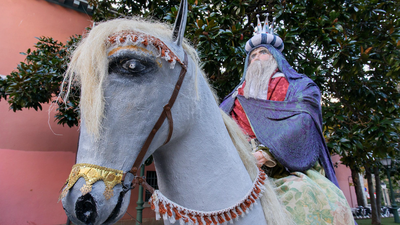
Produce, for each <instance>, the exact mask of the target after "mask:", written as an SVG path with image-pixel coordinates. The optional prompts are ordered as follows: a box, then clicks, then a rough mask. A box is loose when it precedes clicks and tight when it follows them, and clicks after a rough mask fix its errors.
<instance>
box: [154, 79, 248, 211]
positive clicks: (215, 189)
mask: <svg viewBox="0 0 400 225" xmlns="http://www.w3.org/2000/svg"><path fill="white" fill-rule="evenodd" d="M199 85H200V86H201V84H199ZM206 88H208V87H206ZM199 92H201V88H200V87H199ZM209 92H210V91H209ZM197 101H198V107H197V109H196V115H195V116H194V119H193V121H192V123H191V126H190V128H188V129H187V132H185V134H184V135H182V136H180V137H178V138H175V139H174V140H173V141H171V142H170V143H169V144H167V145H166V146H164V147H163V148H161V149H159V150H157V151H156V152H155V153H154V154H153V156H154V159H155V160H154V161H155V166H156V170H157V175H158V186H159V189H160V191H161V192H162V193H163V194H164V195H165V196H166V197H167V198H169V199H171V200H172V201H175V202H176V203H178V204H181V205H183V206H185V207H188V208H192V209H197V210H207V211H209V210H217V209H222V208H225V207H229V206H231V205H234V204H236V203H237V202H238V201H239V200H240V199H242V198H243V197H244V195H245V194H246V193H247V192H248V191H249V190H250V188H251V185H252V182H251V179H250V177H249V175H248V173H247V171H246V169H245V167H244V165H243V163H242V161H241V159H240V156H239V155H238V153H237V151H236V149H235V147H234V144H233V143H232V140H231V138H230V136H229V134H228V132H227V130H226V127H225V125H224V122H223V119H222V117H221V114H220V111H219V109H218V106H217V104H215V100H214V99H213V96H212V94H211V92H210V93H208V94H204V93H200V99H199V100H197ZM210 202H211V203H212V204H211V205H210V204H205V203H210ZM205 207H206V208H205Z"/></svg>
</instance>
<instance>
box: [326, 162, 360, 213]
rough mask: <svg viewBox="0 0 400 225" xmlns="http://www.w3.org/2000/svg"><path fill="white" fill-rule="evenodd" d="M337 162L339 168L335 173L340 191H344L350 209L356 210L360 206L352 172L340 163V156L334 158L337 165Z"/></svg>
mask: <svg viewBox="0 0 400 225" xmlns="http://www.w3.org/2000/svg"><path fill="white" fill-rule="evenodd" d="M336 162H337V163H338V166H337V167H335V172H336V178H337V180H338V183H339V186H340V189H341V190H342V191H343V194H344V196H345V197H346V199H347V202H348V203H349V205H350V207H351V208H355V207H357V206H358V205H357V196H356V192H355V190H354V185H352V183H353V181H352V178H351V170H350V168H348V167H346V166H345V165H343V164H342V163H341V162H340V156H339V155H333V156H332V163H333V164H334V165H335V163H336Z"/></svg>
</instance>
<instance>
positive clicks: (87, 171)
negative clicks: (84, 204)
mask: <svg viewBox="0 0 400 225" xmlns="http://www.w3.org/2000/svg"><path fill="white" fill-rule="evenodd" d="M122 176H123V172H122V170H115V169H110V168H107V167H102V166H97V165H92V164H87V163H79V164H75V165H74V166H73V167H72V170H71V173H70V174H69V177H68V179H67V182H66V183H65V184H66V187H65V188H64V190H63V191H62V193H61V195H60V198H59V199H60V200H61V199H63V198H64V197H65V196H66V195H67V193H68V191H69V190H70V189H71V188H72V187H73V186H74V184H75V183H76V181H78V179H79V178H81V177H83V178H84V179H85V181H86V183H85V185H83V186H82V188H81V189H80V191H81V192H82V195H85V194H87V193H89V192H90V191H92V185H93V184H94V183H96V182H97V181H103V182H104V184H105V186H106V189H105V190H104V193H103V195H104V197H105V199H107V200H108V199H110V198H111V197H112V196H113V195H114V193H113V188H114V186H115V185H117V184H120V183H121V182H122Z"/></svg>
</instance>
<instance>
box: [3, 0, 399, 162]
mask: <svg viewBox="0 0 400 225" xmlns="http://www.w3.org/2000/svg"><path fill="white" fill-rule="evenodd" d="M89 2H90V3H91V4H94V5H95V7H96V10H95V13H94V15H93V19H94V20H95V21H96V22H99V21H103V20H106V19H110V18H116V17H124V16H128V17H129V16H133V15H136V16H142V17H146V18H152V19H154V20H162V21H164V22H167V23H171V24H172V23H173V22H174V20H175V17H176V14H177V11H178V5H179V2H180V1H179V0H171V1H162V0H150V1H149V0H124V1H121V0H91V1H89ZM399 8H400V2H398V1H380V0H351V1H350V0H285V1H278V0H270V1H267V2H266V1H260V0H252V1H243V0H231V1H227V0H213V1H211V0H189V18H188V24H187V28H186V35H185V36H186V37H187V38H188V39H189V40H190V41H191V42H192V43H193V45H194V46H195V47H196V48H197V50H198V53H199V56H200V59H201V61H202V63H203V69H204V71H205V73H206V74H207V77H208V78H209V80H210V82H211V84H212V85H213V86H214V87H215V89H216V90H217V93H218V96H219V97H220V98H221V99H222V98H223V97H224V96H226V95H227V94H228V93H229V92H230V91H231V90H232V89H233V88H234V87H235V85H237V84H238V82H239V80H240V77H241V76H242V73H243V61H244V58H245V52H244V44H245V42H246V41H247V40H248V39H249V38H250V37H251V36H252V27H251V26H250V22H255V19H256V15H257V14H262V13H266V12H269V13H270V14H272V15H274V16H276V17H277V24H276V30H277V33H278V34H279V36H280V37H282V39H283V40H284V42H285V50H284V52H283V53H284V54H285V56H286V58H287V60H288V61H289V63H290V64H291V65H292V66H293V67H294V68H295V69H296V70H297V71H299V72H300V73H304V74H306V75H308V76H309V77H310V78H311V79H313V80H314V81H315V82H316V83H317V84H318V86H319V87H320V89H321V92H322V96H323V120H324V121H325V124H324V132H325V136H326V138H327V141H328V147H329V149H330V150H332V152H336V153H338V154H339V155H341V156H342V157H343V158H342V161H343V163H344V164H345V165H348V166H351V167H353V168H357V167H359V166H362V165H364V164H366V163H368V164H373V163H374V162H375V161H376V159H378V158H382V157H384V156H385V155H387V154H389V155H390V156H392V157H393V158H395V157H397V156H398V155H399V146H398V143H399V133H398V127H399V122H400V121H399V119H398V118H399V102H400V101H399V100H400V95H399V90H398V89H399V81H400V78H399V72H400V60H399V57H400V20H399V16H400V10H399ZM76 40H77V39H73V40H71V43H70V44H67V45H65V46H64V45H63V44H62V43H59V42H56V41H54V40H52V39H47V38H42V39H41V40H39V42H38V44H37V45H36V46H35V47H36V50H35V51H32V52H31V51H30V50H28V51H29V52H27V53H26V54H27V59H26V62H24V63H21V64H20V65H19V66H18V70H17V71H15V72H12V73H11V75H10V76H9V79H7V80H5V81H4V80H0V98H1V97H3V98H5V97H6V96H7V94H8V95H9V98H8V101H9V102H10V105H11V108H12V109H13V110H14V111H15V110H20V109H22V108H24V107H26V108H30V107H33V108H35V109H37V108H39V109H40V104H41V103H45V102H49V101H50V99H51V97H52V96H54V95H57V94H58V93H59V90H58V86H59V85H60V84H61V82H62V74H63V73H64V71H65V65H66V64H67V62H68V54H67V52H70V51H71V46H73V44H72V43H74V42H75V41H76ZM73 91H74V92H76V95H75V97H71V98H73V99H69V100H68V102H67V104H63V105H60V108H59V111H58V114H57V116H56V120H58V122H59V123H61V124H68V125H69V126H72V125H77V123H78V120H79V116H78V113H79V109H78V105H79V97H78V96H79V90H73ZM6 93H7V94H6Z"/></svg>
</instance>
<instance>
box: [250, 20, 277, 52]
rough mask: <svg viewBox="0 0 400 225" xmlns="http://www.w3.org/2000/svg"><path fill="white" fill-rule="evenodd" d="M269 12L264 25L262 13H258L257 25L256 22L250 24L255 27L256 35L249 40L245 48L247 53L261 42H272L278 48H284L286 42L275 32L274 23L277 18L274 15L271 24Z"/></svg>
mask: <svg viewBox="0 0 400 225" xmlns="http://www.w3.org/2000/svg"><path fill="white" fill-rule="evenodd" d="M268 16H269V13H266V18H265V21H264V25H263V24H262V23H261V21H260V15H258V14H257V26H256V27H254V24H253V23H251V24H250V25H251V26H252V27H253V28H254V36H253V37H252V38H250V40H248V41H247V43H246V46H245V50H246V52H247V53H249V52H250V51H252V50H253V49H255V48H256V47H257V46H258V45H261V44H270V45H272V46H273V47H275V48H276V49H277V50H279V51H281V52H282V50H283V47H284V44H283V41H282V39H281V38H280V37H279V36H278V35H276V34H275V33H274V24H275V20H276V18H275V17H273V19H272V23H271V25H270V24H269V22H268Z"/></svg>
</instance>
